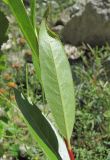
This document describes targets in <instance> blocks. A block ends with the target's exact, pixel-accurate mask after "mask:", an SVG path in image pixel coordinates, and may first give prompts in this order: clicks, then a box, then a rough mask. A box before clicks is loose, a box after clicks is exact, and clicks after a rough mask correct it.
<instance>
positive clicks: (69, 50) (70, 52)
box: [64, 44, 81, 60]
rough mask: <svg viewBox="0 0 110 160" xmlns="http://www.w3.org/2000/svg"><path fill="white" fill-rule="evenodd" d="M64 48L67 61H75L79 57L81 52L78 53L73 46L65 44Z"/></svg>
mask: <svg viewBox="0 0 110 160" xmlns="http://www.w3.org/2000/svg"><path fill="white" fill-rule="evenodd" d="M64 48H65V51H66V55H67V57H68V59H72V60H75V59H78V58H79V57H80V56H81V52H79V51H78V49H77V48H76V47H75V46H72V45H70V44H65V45H64Z"/></svg>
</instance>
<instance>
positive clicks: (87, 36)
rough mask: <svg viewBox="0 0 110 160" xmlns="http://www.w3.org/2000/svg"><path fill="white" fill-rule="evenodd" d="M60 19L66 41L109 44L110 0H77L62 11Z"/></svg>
mask: <svg viewBox="0 0 110 160" xmlns="http://www.w3.org/2000/svg"><path fill="white" fill-rule="evenodd" d="M61 20H62V22H63V23H64V24H65V26H64V28H63V30H62V39H63V41H64V42H66V43H70V44H72V45H81V44H82V43H83V42H84V43H86V44H87V43H88V44H90V45H91V46H96V45H99V46H101V45H104V44H105V43H106V42H108V43H109V44H110V0H79V1H77V2H76V4H75V5H73V6H71V7H69V8H68V9H66V10H65V11H64V12H63V14H62V16H61Z"/></svg>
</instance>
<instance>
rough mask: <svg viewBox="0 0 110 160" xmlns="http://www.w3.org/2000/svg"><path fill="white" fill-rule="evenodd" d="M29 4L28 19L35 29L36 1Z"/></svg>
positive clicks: (32, 0) (33, 0)
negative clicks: (29, 12)
mask: <svg viewBox="0 0 110 160" xmlns="http://www.w3.org/2000/svg"><path fill="white" fill-rule="evenodd" d="M30 4H31V6H30V7H31V15H30V19H31V23H32V25H33V27H34V28H36V23H35V22H36V0H31V1H30Z"/></svg>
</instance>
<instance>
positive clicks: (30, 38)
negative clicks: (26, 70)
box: [3, 0, 41, 80]
mask: <svg viewBox="0 0 110 160" xmlns="http://www.w3.org/2000/svg"><path fill="white" fill-rule="evenodd" d="M3 1H4V0H3ZM5 2H6V3H7V4H8V5H9V7H10V8H11V10H12V12H13V14H14V16H15V17H16V20H17V22H18V24H19V26H20V29H21V31H22V32H23V34H24V36H25V38H26V40H27V42H28V44H29V46H30V48H31V49H32V52H33V54H32V57H33V63H34V67H35V71H36V73H37V76H38V79H39V80H41V78H40V66H39V56H38V55H39V53H38V41H37V35H36V34H37V33H36V32H35V29H34V27H33V26H32V23H31V21H30V18H29V17H28V15H27V12H26V10H25V7H24V4H23V2H22V0H16V1H14V0H5Z"/></svg>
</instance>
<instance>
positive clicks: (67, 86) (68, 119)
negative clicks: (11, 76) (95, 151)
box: [5, 0, 75, 160]
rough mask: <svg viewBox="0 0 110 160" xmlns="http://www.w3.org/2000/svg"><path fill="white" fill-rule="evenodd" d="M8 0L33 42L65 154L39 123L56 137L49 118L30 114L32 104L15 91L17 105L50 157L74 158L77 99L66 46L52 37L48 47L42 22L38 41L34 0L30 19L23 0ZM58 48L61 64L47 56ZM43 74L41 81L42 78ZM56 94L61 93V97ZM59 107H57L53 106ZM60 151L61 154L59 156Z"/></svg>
mask: <svg viewBox="0 0 110 160" xmlns="http://www.w3.org/2000/svg"><path fill="white" fill-rule="evenodd" d="M5 2H6V3H7V4H8V5H9V6H10V8H11V10H12V12H13V14H14V15H15V17H16V19H17V21H18V24H19V26H20V28H21V31H22V32H23V34H24V36H25V37H26V39H27V42H28V44H29V45H30V47H31V49H32V51H33V54H32V55H33V62H34V67H35V70H36V74H37V76H38V79H39V81H40V83H41V85H42V82H43V84H44V85H43V86H42V88H43V89H44V91H45V95H46V99H47V102H48V104H49V105H50V106H51V112H52V114H53V116H54V119H55V121H56V123H57V125H58V126H59V131H60V134H61V136H62V137H63V138H64V142H66V144H65V143H64V144H63V145H65V146H66V147H67V150H65V151H63V152H64V153H63V152H62V153H60V152H59V150H60V147H59V146H60V144H59V146H57V145H54V144H53V146H52V142H51V139H49V138H48V139H47V134H46V135H44V134H43V132H44V131H43V129H44V127H42V128H41V125H42V124H41V123H39V122H40V121H41V122H42V123H43V125H45V124H46V126H47V125H48V132H47V133H48V134H49V133H52V134H51V136H52V137H55V135H54V134H53V132H52V129H51V127H49V122H48V121H46V119H45V118H43V116H42V114H40V112H39V111H36V112H35V111H34V112H32V111H31V114H32V115H31V116H29V113H30V110H29V108H30V106H29V103H28V102H26V100H25V101H23V100H22V97H20V96H19V94H17V91H15V97H16V101H17V104H18V106H20V109H21V111H22V113H23V115H24V117H25V118H26V121H27V124H28V123H29V124H30V126H31V128H33V130H34V131H35V133H34V132H33V131H31V133H32V134H33V135H34V134H35V135H36V137H35V138H36V139H37V140H38V143H39V144H40V146H41V147H42V149H43V150H44V151H45V153H46V154H47V156H48V158H49V159H50V160H51V159H52V158H53V159H55V160H57V159H61V158H60V157H62V158H63V159H66V160H67V159H71V160H74V156H73V154H72V149H71V145H70V138H71V134H72V129H73V124H74V119H75V102H74V101H75V99H74V88H73V82H72V76H71V72H70V68H69V64H68V61H67V57H66V55H65V52H64V49H63V47H62V45H61V43H60V42H59V41H58V40H55V38H52V37H50V41H48V44H49V45H50V44H51V41H52V39H53V42H52V43H53V46H46V44H45V43H44V42H45V41H43V39H44V38H46V39H47V40H48V39H49V36H48V34H47V33H46V32H47V31H46V30H47V29H46V26H45V25H44V26H43V25H41V29H40V34H39V39H40V41H39V42H38V41H37V38H38V37H37V33H36V30H35V23H34V22H33V21H35V19H33V18H32V17H34V18H35V16H34V14H35V11H34V9H35V1H33V0H32V1H31V4H32V5H31V9H32V10H33V12H31V14H33V16H32V15H31V20H30V18H29V17H28V15H27V13H26V10H25V7H24V5H23V2H22V0H17V1H16V2H15V3H13V1H12V0H6V1H5ZM18 6H19V7H18ZM19 10H20V11H21V12H20V13H19ZM43 22H44V21H43ZM43 22H42V24H43ZM27 26H28V27H27ZM43 32H44V33H46V34H47V36H46V37H43V36H42V35H43ZM30 33H31V34H30ZM46 34H44V35H46ZM53 35H54V34H53ZM53 35H51V36H53ZM42 42H43V43H42ZM39 46H40V50H39V51H40V53H39V54H40V67H41V70H42V71H43V72H42V73H41V75H40V68H39V57H38V49H39ZM56 46H58V47H59V48H58V50H55V47H56ZM51 47H53V48H54V49H53V50H51ZM42 48H43V50H42ZM45 50H46V52H45ZM48 51H49V53H48ZM56 51H57V52H58V55H57V56H58V57H57V58H60V54H61V55H62V56H63V59H62V60H63V61H61V60H60V61H61V62H60V61H59V62H60V65H59V63H58V62H57V61H55V59H56V57H54V58H53V60H51V59H48V56H50V57H51V56H52V57H53V56H54V54H55V53H56ZM45 53H46V57H45V58H46V59H45V60H46V61H47V62H49V63H50V64H52V63H53V65H52V66H50V68H52V71H54V70H56V72H55V75H54V76H53V75H52V74H53V73H52V71H51V70H48V68H47V70H46V67H45V66H44V65H42V64H43V63H42V61H43V56H45ZM48 54H50V55H48ZM42 55H43V56H42ZM57 63H58V64H57ZM63 65H64V66H63ZM65 66H66V70H67V72H64V74H62V75H60V74H61V73H63V70H64V67H65ZM59 71H60V72H59ZM66 73H67V77H68V79H66V80H65V81H64V82H63V79H62V78H63V77H65V76H66ZM47 74H49V75H50V76H51V78H52V79H55V80H56V85H57V88H58V89H57V90H56V92H57V94H56V95H55V94H54V93H55V92H54V90H55V89H56V86H54V83H53V81H49V82H50V84H49V82H48V80H49V78H48V76H47ZM40 76H41V77H42V81H41V79H40ZM46 78H47V80H46V82H45V81H44V79H46ZM48 84H49V85H51V87H53V86H54V87H53V91H52V92H51V94H50V90H49V88H48V87H47V85H48ZM66 90H68V93H69V92H70V93H71V94H70V95H69V96H68V98H67V100H66ZM57 95H59V97H58V96H57ZM54 96H55V97H54ZM52 97H53V98H52ZM54 98H57V99H58V100H60V103H59V104H58V103H57V101H56V100H55V99H54ZM69 101H70V105H69V103H68V102H69ZM23 104H25V109H23V108H24V107H22V106H23ZM67 105H68V107H67ZM26 106H29V108H27V107H26ZM56 106H57V107H58V108H55V109H53V108H54V107H56ZM72 108H73V110H72ZM33 109H34V108H33ZM58 109H59V111H58ZM35 113H36V116H37V117H38V119H36V118H35V116H34V114H35ZM70 113H71V116H69V114H70ZM62 116H63V117H62ZM61 117H62V119H61V120H60V119H59V118H61ZM33 118H34V120H33ZM36 120H37V121H36ZM59 120H60V122H59ZM44 122H45V123H44ZM35 123H37V126H39V127H38V128H36V127H37V126H35ZM62 124H63V125H62ZM51 136H50V135H48V137H51ZM37 137H38V138H37ZM56 138H57V137H56ZM42 141H43V143H42ZM53 142H54V141H53ZM60 143H61V142H60ZM55 144H57V143H55ZM48 148H49V149H50V150H51V151H48V150H49V149H48ZM52 152H53V153H52ZM65 153H66V154H67V155H68V154H69V155H68V158H66V157H67V156H66V157H65V156H64V155H65ZM60 154H62V155H60ZM69 157H70V158H69Z"/></svg>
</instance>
